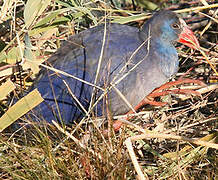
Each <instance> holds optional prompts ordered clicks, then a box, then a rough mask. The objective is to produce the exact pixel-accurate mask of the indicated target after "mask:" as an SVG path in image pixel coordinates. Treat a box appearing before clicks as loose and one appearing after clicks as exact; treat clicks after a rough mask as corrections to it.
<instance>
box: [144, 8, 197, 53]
mask: <svg viewBox="0 0 218 180" xmlns="http://www.w3.org/2000/svg"><path fill="white" fill-rule="evenodd" d="M141 32H142V33H141V36H145V37H144V38H147V37H148V35H149V34H150V36H151V39H157V40H159V41H160V42H164V43H173V42H175V41H178V42H180V43H183V44H185V45H186V46H188V47H190V48H192V49H199V47H200V45H199V43H198V40H197V38H196V37H195V35H194V33H193V32H192V31H191V29H190V28H189V27H188V25H187V24H186V23H185V21H184V20H183V19H181V18H179V17H178V16H177V14H176V13H174V12H172V11H168V10H162V11H159V12H157V13H155V14H154V15H153V16H152V17H151V18H150V19H149V20H148V21H147V22H146V23H145V24H144V25H143V27H142V29H141Z"/></svg>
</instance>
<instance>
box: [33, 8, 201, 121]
mask: <svg viewBox="0 0 218 180" xmlns="http://www.w3.org/2000/svg"><path fill="white" fill-rule="evenodd" d="M176 41H180V42H182V43H184V44H186V45H187V46H189V47H192V48H194V46H193V43H194V44H197V43H198V42H197V40H196V38H195V36H194V35H193V33H192V31H191V30H189V28H188V26H187V25H186V24H185V22H184V21H183V20H182V19H181V18H179V17H178V16H177V15H176V14H175V13H174V12H172V11H168V10H162V11H159V12H157V13H155V14H154V15H153V16H152V17H151V18H150V19H149V20H148V21H147V22H146V23H145V24H144V25H143V26H142V28H141V29H138V28H136V27H131V26H127V25H120V24H110V23H107V24H103V25H99V26H96V27H94V28H91V29H87V30H85V31H83V32H81V33H79V34H77V35H74V36H72V37H70V38H69V40H68V41H65V42H64V43H63V45H62V46H61V47H60V49H58V51H57V52H56V53H55V54H54V55H53V56H51V57H50V58H49V59H48V60H47V62H46V63H47V65H48V66H51V67H53V68H56V69H58V70H61V71H63V72H65V74H63V73H61V72H58V73H57V72H54V71H52V70H51V69H50V68H49V69H48V68H42V70H41V71H40V73H39V75H38V77H37V78H36V80H35V82H34V84H33V86H32V87H31V89H30V90H32V89H35V88H37V89H38V90H39V92H40V93H41V95H42V97H43V98H44V99H45V101H44V102H43V103H41V104H40V105H39V106H37V107H36V108H35V109H34V110H33V111H32V112H31V114H32V113H33V114H34V116H33V117H34V119H36V120H40V121H41V120H45V121H47V122H49V123H51V121H52V120H56V121H58V122H64V123H65V124H71V123H72V122H73V121H74V120H78V119H81V118H82V117H84V116H86V115H87V112H89V111H91V112H93V114H94V115H97V116H103V115H105V114H106V111H107V110H109V111H110V112H111V113H112V114H113V115H118V114H124V113H126V112H128V111H129V110H130V109H131V107H135V106H136V105H137V104H138V103H139V102H140V101H141V100H142V99H143V98H145V97H146V96H147V95H148V94H149V93H151V92H152V91H153V90H154V89H155V88H157V87H160V86H161V85H162V84H164V83H166V82H167V81H168V80H169V78H170V77H171V76H172V75H174V74H175V73H176V72H177V71H178V64H179V62H178V54H177V51H176V48H175V47H174V44H175V42H176ZM190 42H192V43H190ZM97 72H98V73H97ZM96 102H97V103H96ZM94 105H95V106H94ZM36 117H37V118H36Z"/></svg>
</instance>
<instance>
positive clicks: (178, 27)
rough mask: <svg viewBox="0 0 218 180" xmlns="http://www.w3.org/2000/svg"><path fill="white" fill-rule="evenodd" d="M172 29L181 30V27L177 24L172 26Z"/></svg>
mask: <svg viewBox="0 0 218 180" xmlns="http://www.w3.org/2000/svg"><path fill="white" fill-rule="evenodd" d="M172 28H173V29H180V26H179V25H178V24H176V23H175V24H172Z"/></svg>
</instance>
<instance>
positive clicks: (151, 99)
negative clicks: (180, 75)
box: [113, 79, 205, 131]
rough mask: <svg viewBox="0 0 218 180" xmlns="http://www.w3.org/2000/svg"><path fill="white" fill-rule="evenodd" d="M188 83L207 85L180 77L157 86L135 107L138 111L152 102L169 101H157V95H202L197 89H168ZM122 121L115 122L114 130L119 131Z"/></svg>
mask: <svg viewBox="0 0 218 180" xmlns="http://www.w3.org/2000/svg"><path fill="white" fill-rule="evenodd" d="M186 83H194V84H198V85H200V86H205V84H204V83H203V82H202V81H200V80H195V79H179V80H177V81H173V82H168V83H166V84H164V85H162V86H161V87H159V88H156V89H155V90H154V91H152V92H151V93H150V94H149V95H148V96H147V97H146V98H144V99H143V100H142V101H141V102H140V103H139V104H138V105H137V106H135V107H134V110H135V111H138V110H139V109H140V108H141V107H143V106H145V105H146V104H150V105H153V106H164V105H166V104H167V103H166V102H157V101H154V98H155V97H160V96H166V95H168V94H194V95H197V96H200V95H201V94H200V93H199V92H197V91H194V90H191V89H174V90H166V89H169V88H170V87H172V86H176V85H180V84H186ZM133 113H134V112H133V111H132V110H130V111H129V112H128V113H127V115H128V114H133ZM127 120H129V117H127ZM122 124H123V123H122V121H120V120H116V121H114V123H113V128H114V131H118V130H119V129H120V128H121V126H122Z"/></svg>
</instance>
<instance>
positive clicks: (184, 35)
mask: <svg viewBox="0 0 218 180" xmlns="http://www.w3.org/2000/svg"><path fill="white" fill-rule="evenodd" d="M180 22H181V24H182V26H183V30H182V32H181V34H180V35H179V40H178V42H180V43H182V44H184V45H186V46H188V47H190V48H192V49H200V45H199V42H198V40H197V38H196V37H195V35H194V33H193V32H192V30H191V29H189V27H188V25H187V24H186V23H185V21H184V20H183V19H180Z"/></svg>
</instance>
